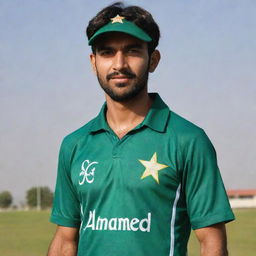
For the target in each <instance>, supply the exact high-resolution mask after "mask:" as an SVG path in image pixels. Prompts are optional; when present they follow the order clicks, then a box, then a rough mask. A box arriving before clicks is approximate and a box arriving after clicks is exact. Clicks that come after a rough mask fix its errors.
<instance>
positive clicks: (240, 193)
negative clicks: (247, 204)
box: [227, 189, 256, 196]
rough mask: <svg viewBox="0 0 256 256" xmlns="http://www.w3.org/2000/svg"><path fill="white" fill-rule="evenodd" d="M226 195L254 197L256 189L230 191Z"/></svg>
mask: <svg viewBox="0 0 256 256" xmlns="http://www.w3.org/2000/svg"><path fill="white" fill-rule="evenodd" d="M227 194H228V196H255V195H256V189H230V190H228V191H227Z"/></svg>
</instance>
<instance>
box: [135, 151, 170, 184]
mask: <svg viewBox="0 0 256 256" xmlns="http://www.w3.org/2000/svg"><path fill="white" fill-rule="evenodd" d="M139 161H140V162H141V163H142V164H143V165H144V166H145V167H146V170H145V171H144V173H143V174H142V176H141V179H144V178H146V177H147V176H150V175H151V176H152V177H153V178H154V179H155V181H156V182H157V183H158V184H159V178H158V172H159V171H160V170H162V169H165V168H167V167H168V165H165V164H159V163H158V162H157V154H156V152H155V153H154V155H153V156H152V158H151V159H150V161H145V160H139Z"/></svg>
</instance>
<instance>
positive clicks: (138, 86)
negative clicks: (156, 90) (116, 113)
mask: <svg viewBox="0 0 256 256" xmlns="http://www.w3.org/2000/svg"><path fill="white" fill-rule="evenodd" d="M148 69H149V67H148V68H147V69H146V71H145V73H144V74H143V75H142V76H141V77H139V78H138V77H137V76H136V75H135V74H134V73H132V72H131V71H129V70H127V69H122V70H120V71H119V72H113V73H111V74H109V75H107V76H106V79H105V80H104V79H102V77H101V76H100V75H99V73H98V70H97V78H98V81H99V84H100V86H101V88H102V89H103V90H104V92H105V93H106V94H107V95H108V96H109V97H110V98H111V99H112V100H114V101H117V102H125V101H128V100H130V99H132V98H134V97H136V96H137V95H139V94H140V93H141V91H143V90H144V89H145V88H146V87H147V83H148V74H149V71H148ZM116 75H125V76H126V77H128V78H130V79H132V81H131V82H132V83H133V84H132V85H131V86H130V85H127V84H126V83H117V84H115V87H116V88H123V87H126V86H129V87H130V88H129V90H127V91H125V92H124V93H118V92H116V91H115V90H114V88H113V89H112V88H111V87H110V86H109V84H108V81H109V80H110V79H111V78H112V77H113V76H116Z"/></svg>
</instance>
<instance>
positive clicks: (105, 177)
mask: <svg viewBox="0 0 256 256" xmlns="http://www.w3.org/2000/svg"><path fill="white" fill-rule="evenodd" d="M159 34H160V33H159V29H158V26H157V24H156V23H155V21H154V20H153V18H152V16H151V15H150V14H149V13H148V12H147V11H145V10H143V9H141V8H139V7H135V6H131V7H126V8H125V7H124V6H123V5H122V4H120V3H116V4H114V5H111V6H109V7H107V8H105V9H103V10H102V11H101V12H99V13H98V14H97V15H96V16H95V17H94V18H93V19H92V20H91V21H90V23H89V26H88V28H87V35H88V39H89V45H91V46H92V54H91V56H90V58H91V63H92V67H93V69H94V71H95V73H96V75H97V78H98V81H99V83H100V85H101V87H102V88H103V90H104V91H105V94H106V103H105V104H104V105H103V107H102V110H101V112H100V113H99V115H98V116H97V117H96V118H95V119H93V120H92V121H90V122H89V123H87V124H86V125H85V126H83V127H82V128H80V129H78V130H77V131H75V132H73V133H72V134H70V135H68V136H67V137H66V138H65V139H64V140H63V143H62V145H61V149H60V156H59V167H58V176H57V183H56V191H55V198H54V204H53V210H52V215H51V221H52V222H53V223H56V224H57V225H58V227H57V231H56V234H55V237H54V239H53V241H52V243H51V246H50V248H49V252H48V256H60V255H66V256H73V255H79V256H85V255H87V256H120V255H134V256H151V255H152V256H155V255H161V256H173V255H176V256H185V255H187V241H188V238H189V235H190V230H191V227H192V229H193V230H195V233H196V236H197V237H198V240H199V242H200V246H201V255H202V256H206V255H207V256H225V255H227V248H226V233H225V222H228V221H231V220H233V219H234V216H233V213H232V211H231V209H230V206H229V203H228V199H227V196H226V193H225V189H224V186H223V183H222V180H221V177H220V173H219V170H218V166H217V161H216V155H215V151H214V148H213V146H212V144H211V142H210V141H209V139H208V137H207V136H206V134H205V133H204V131H203V130H202V129H201V128H199V127H197V126H195V125H194V124H192V123H190V122H189V121H187V120H185V119H183V118H182V117H180V116H178V115H177V114H175V113H173V112H172V111H170V110H169V108H168V106H167V105H166V104H165V103H164V102H163V101H162V100H161V98H160V96H159V95H158V94H151V93H148V90H147V89H148V88H147V81H148V73H149V72H154V70H155V68H156V67H157V65H158V62H159V60H160V53H159V51H158V50H156V49H155V48H156V46H157V45H158V40H159Z"/></svg>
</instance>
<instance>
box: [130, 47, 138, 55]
mask: <svg viewBox="0 0 256 256" xmlns="http://www.w3.org/2000/svg"><path fill="white" fill-rule="evenodd" d="M128 53H136V54H137V53H140V49H138V48H131V49H129V50H128Z"/></svg>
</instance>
